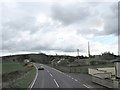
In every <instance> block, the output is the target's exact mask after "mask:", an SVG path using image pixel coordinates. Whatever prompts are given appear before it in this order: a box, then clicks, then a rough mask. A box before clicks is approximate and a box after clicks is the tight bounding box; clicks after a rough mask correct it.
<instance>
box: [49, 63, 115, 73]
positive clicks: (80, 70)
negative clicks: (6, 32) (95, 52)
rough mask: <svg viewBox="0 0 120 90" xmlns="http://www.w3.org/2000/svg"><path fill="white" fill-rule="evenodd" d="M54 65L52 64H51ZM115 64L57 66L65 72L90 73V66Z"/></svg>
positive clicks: (101, 66) (100, 66) (97, 66)
mask: <svg viewBox="0 0 120 90" xmlns="http://www.w3.org/2000/svg"><path fill="white" fill-rule="evenodd" d="M49 66H51V67H52V65H49ZM113 66H114V64H112V63H110V64H101V65H91V66H76V67H68V66H56V67H53V68H56V69H58V70H60V71H62V72H65V73H81V74H88V68H103V67H113Z"/></svg>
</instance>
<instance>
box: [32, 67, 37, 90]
mask: <svg viewBox="0 0 120 90" xmlns="http://www.w3.org/2000/svg"><path fill="white" fill-rule="evenodd" d="M34 66H35V65H34ZM35 68H36V76H35V79H34V80H33V83H32V85H31V86H30V90H31V89H32V88H33V85H34V84H35V81H36V79H37V77H38V69H37V67H36V66H35Z"/></svg>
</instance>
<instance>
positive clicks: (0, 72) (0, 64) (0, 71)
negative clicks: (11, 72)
mask: <svg viewBox="0 0 120 90" xmlns="http://www.w3.org/2000/svg"><path fill="white" fill-rule="evenodd" d="M0 74H2V62H0Z"/></svg>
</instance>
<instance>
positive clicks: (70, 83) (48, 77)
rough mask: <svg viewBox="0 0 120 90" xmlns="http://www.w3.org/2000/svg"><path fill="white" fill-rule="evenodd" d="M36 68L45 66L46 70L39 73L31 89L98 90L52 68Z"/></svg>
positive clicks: (38, 65)
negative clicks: (70, 89)
mask: <svg viewBox="0 0 120 90" xmlns="http://www.w3.org/2000/svg"><path fill="white" fill-rule="evenodd" d="M35 66H36V68H39V67H40V66H43V67H44V70H39V71H37V72H38V73H37V76H36V79H35V81H34V82H33V84H32V87H31V88H86V89H85V90H90V89H92V90H93V89H94V90H96V89H95V87H93V86H90V85H88V84H87V83H85V82H81V81H80V80H79V79H77V78H75V77H74V76H72V75H69V74H66V73H63V72H61V71H58V70H56V69H54V68H52V67H49V66H46V65H43V64H35ZM81 78H82V77H81ZM102 88H104V87H102ZM104 89H105V88H104ZM106 90H109V89H106Z"/></svg>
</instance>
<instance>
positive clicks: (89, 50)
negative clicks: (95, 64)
mask: <svg viewBox="0 0 120 90" xmlns="http://www.w3.org/2000/svg"><path fill="white" fill-rule="evenodd" d="M88 57H89V58H90V45H89V42H88Z"/></svg>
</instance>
